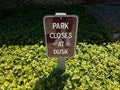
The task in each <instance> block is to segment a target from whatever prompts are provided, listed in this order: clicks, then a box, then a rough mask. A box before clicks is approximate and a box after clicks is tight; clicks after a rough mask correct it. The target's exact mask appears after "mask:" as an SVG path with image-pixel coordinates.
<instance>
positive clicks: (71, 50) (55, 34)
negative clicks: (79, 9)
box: [44, 13, 78, 70]
mask: <svg viewBox="0 0 120 90" xmlns="http://www.w3.org/2000/svg"><path fill="white" fill-rule="evenodd" d="M77 28H78V17H77V16H76V15H66V13H56V14H55V15H47V16H45V17H44V30H45V31H44V32H45V39H46V47H47V55H48V56H49V57H57V58H58V68H59V69H60V70H65V59H66V58H70V57H74V55H75V46H76V38H77Z"/></svg>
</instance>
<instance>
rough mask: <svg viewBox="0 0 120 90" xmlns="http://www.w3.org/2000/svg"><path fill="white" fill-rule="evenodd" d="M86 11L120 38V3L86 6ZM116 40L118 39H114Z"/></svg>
mask: <svg viewBox="0 0 120 90" xmlns="http://www.w3.org/2000/svg"><path fill="white" fill-rule="evenodd" d="M85 7H86V9H87V10H88V11H89V12H90V13H91V14H92V15H93V17H94V18H95V19H96V20H98V22H100V24H101V25H103V26H104V27H107V28H109V29H110V32H111V33H114V34H117V38H120V2H114V3H113V2H112V3H103V4H94V5H86V6H85ZM114 38H116V37H114Z"/></svg>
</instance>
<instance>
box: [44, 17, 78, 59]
mask: <svg viewBox="0 0 120 90" xmlns="http://www.w3.org/2000/svg"><path fill="white" fill-rule="evenodd" d="M47 17H75V18H76V19H77V22H76V36H75V45H74V54H73V56H70V57H62V56H61V57H57V56H54V57H51V56H49V55H48V47H47V37H46V26H45V18H47ZM43 24H44V25H43V26H44V36H45V43H46V49H47V55H48V57H51V58H73V57H74V56H75V53H76V51H75V47H76V41H77V32H78V16H77V15H46V16H44V18H43Z"/></svg>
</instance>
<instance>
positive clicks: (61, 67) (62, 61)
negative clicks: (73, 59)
mask: <svg viewBox="0 0 120 90" xmlns="http://www.w3.org/2000/svg"><path fill="white" fill-rule="evenodd" d="M65 60H66V59H65V58H58V69H59V70H61V71H65Z"/></svg>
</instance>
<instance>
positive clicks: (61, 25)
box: [52, 22, 69, 29]
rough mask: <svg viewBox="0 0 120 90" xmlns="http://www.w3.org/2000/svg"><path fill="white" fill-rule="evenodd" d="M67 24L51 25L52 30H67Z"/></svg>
mask: <svg viewBox="0 0 120 90" xmlns="http://www.w3.org/2000/svg"><path fill="white" fill-rule="evenodd" d="M68 24H69V23H65V22H61V23H53V24H52V26H53V29H69V27H68Z"/></svg>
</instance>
